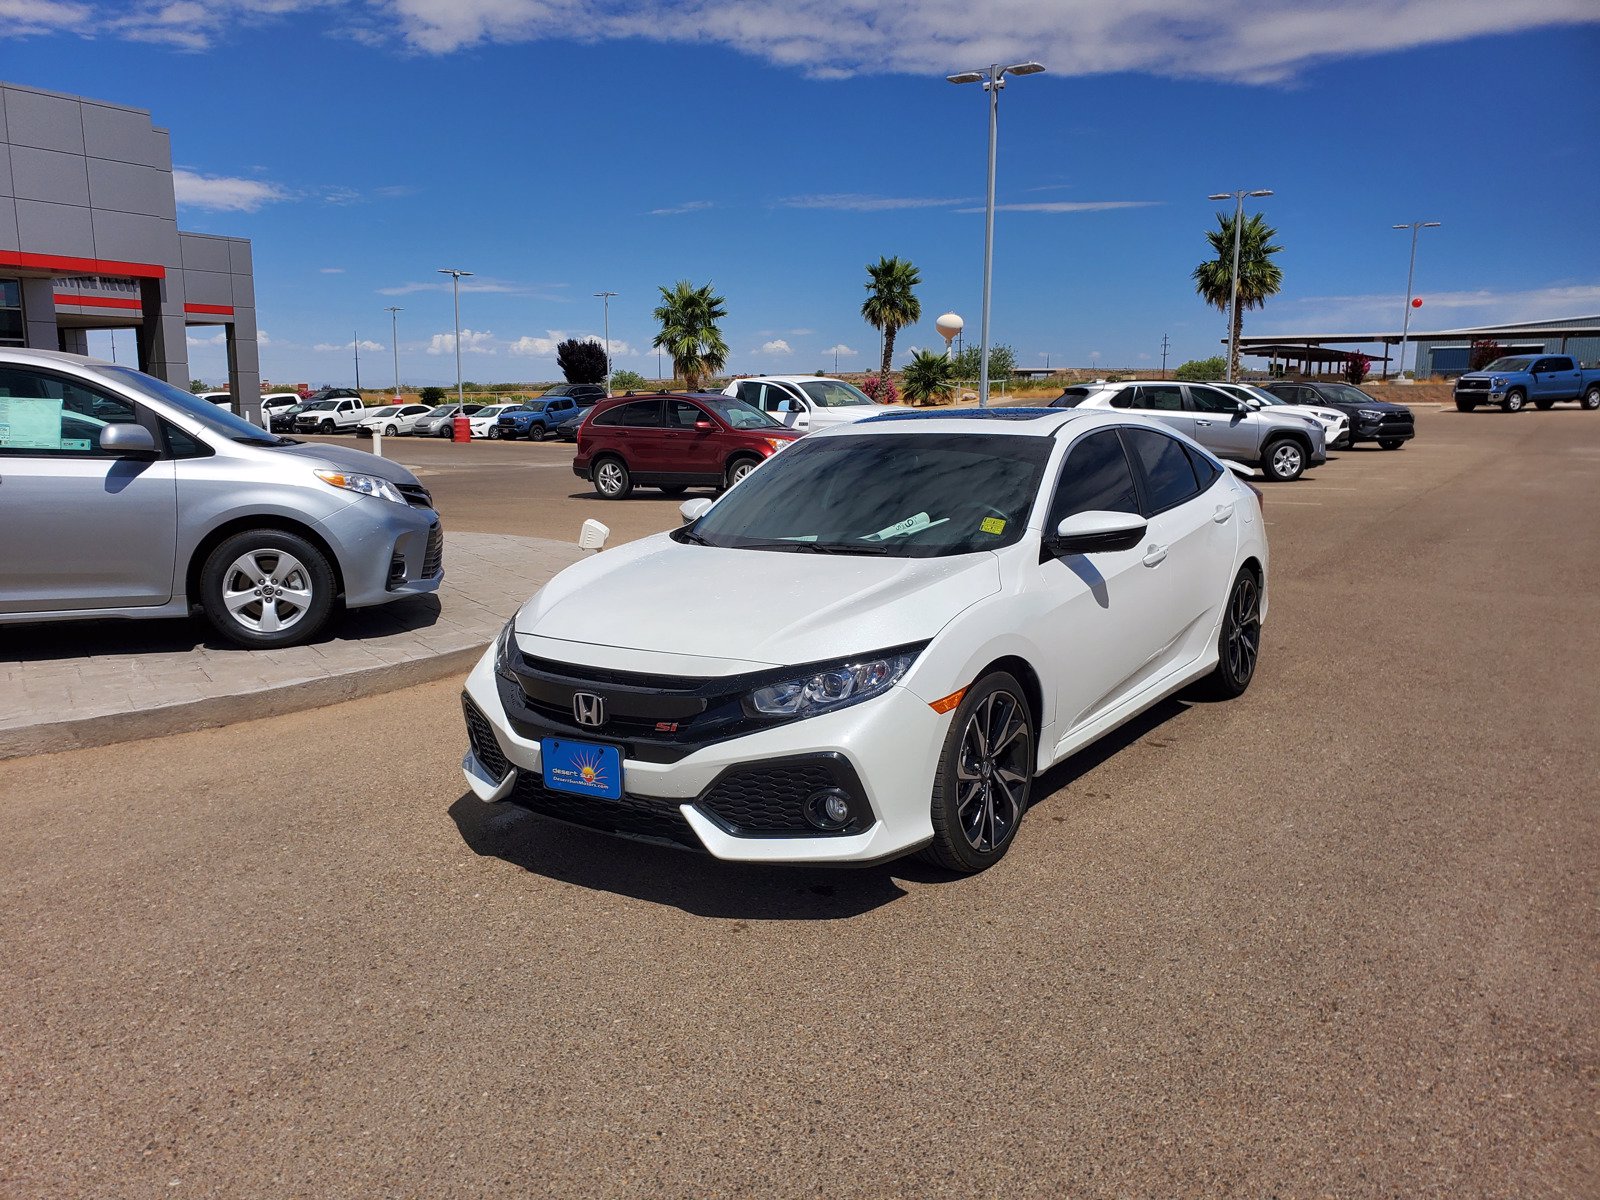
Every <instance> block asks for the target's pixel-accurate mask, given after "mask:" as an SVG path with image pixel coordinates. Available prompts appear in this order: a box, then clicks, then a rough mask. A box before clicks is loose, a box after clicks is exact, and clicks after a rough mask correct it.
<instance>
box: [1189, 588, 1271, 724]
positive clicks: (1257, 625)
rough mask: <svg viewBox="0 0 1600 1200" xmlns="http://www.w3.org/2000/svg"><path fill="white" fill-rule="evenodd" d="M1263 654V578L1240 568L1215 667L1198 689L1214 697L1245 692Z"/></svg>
mask: <svg viewBox="0 0 1600 1200" xmlns="http://www.w3.org/2000/svg"><path fill="white" fill-rule="evenodd" d="M1260 656H1261V582H1260V580H1258V579H1257V578H1256V573H1255V572H1254V571H1252V570H1251V569H1250V568H1249V567H1244V568H1241V569H1240V571H1239V574H1238V576H1237V577H1235V579H1234V581H1233V587H1232V589H1231V590H1229V592H1228V602H1227V607H1226V608H1225V609H1224V610H1223V613H1222V629H1221V631H1220V632H1219V633H1218V634H1217V666H1216V670H1214V671H1212V672H1211V674H1209V675H1207V676H1206V677H1205V678H1204V679H1202V680H1201V681H1200V687H1199V689H1198V690H1199V692H1200V693H1201V694H1202V695H1203V696H1205V697H1206V698H1208V699H1211V700H1233V699H1235V698H1237V697H1239V696H1242V695H1244V693H1245V691H1246V690H1247V689H1248V688H1249V687H1250V681H1251V680H1252V679H1254V678H1255V675H1256V662H1257V660H1258V659H1259V658H1260Z"/></svg>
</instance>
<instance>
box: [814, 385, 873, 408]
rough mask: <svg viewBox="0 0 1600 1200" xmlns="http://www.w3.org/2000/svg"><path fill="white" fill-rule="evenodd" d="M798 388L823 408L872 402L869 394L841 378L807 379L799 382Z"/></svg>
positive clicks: (845, 406) (846, 406)
mask: <svg viewBox="0 0 1600 1200" xmlns="http://www.w3.org/2000/svg"><path fill="white" fill-rule="evenodd" d="M800 389H801V391H803V392H805V394H806V395H808V396H810V397H811V399H812V400H813V401H814V402H815V403H817V404H819V405H821V406H822V407H823V408H849V407H851V406H852V405H856V404H871V403H872V397H871V396H869V395H867V394H866V393H865V392H863V391H862V390H861V389H860V388H857V387H852V386H851V385H850V384H848V383H845V382H844V380H842V379H807V380H805V381H803V382H802V383H801V384H800Z"/></svg>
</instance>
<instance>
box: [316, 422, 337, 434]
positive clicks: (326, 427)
mask: <svg viewBox="0 0 1600 1200" xmlns="http://www.w3.org/2000/svg"><path fill="white" fill-rule="evenodd" d="M333 429H334V425H333V422H332V421H324V422H323V423H322V424H321V425H318V426H317V432H318V433H332V432H333Z"/></svg>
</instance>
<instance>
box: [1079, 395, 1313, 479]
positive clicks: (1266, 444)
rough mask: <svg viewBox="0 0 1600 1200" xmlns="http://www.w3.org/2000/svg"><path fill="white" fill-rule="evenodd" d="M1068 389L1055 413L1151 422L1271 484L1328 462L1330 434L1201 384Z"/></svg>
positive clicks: (1308, 422) (1303, 420)
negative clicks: (1096, 412)
mask: <svg viewBox="0 0 1600 1200" xmlns="http://www.w3.org/2000/svg"><path fill="white" fill-rule="evenodd" d="M1088 387H1089V390H1088V391H1087V393H1086V394H1082V395H1074V394H1073V393H1074V392H1076V391H1077V390H1078V389H1074V388H1069V389H1068V390H1067V391H1066V392H1063V393H1062V395H1061V396H1060V397H1059V398H1058V399H1056V400H1055V401H1053V402H1052V407H1057V408H1078V407H1082V408H1116V409H1125V410H1127V411H1128V412H1136V413H1138V414H1139V415H1140V416H1144V417H1153V418H1155V419H1156V420H1157V421H1161V422H1163V423H1164V424H1167V425H1170V426H1171V427H1172V428H1174V429H1176V430H1178V431H1179V432H1180V433H1185V434H1187V435H1188V436H1189V437H1191V438H1193V439H1194V440H1195V441H1197V442H1199V443H1200V444H1201V445H1202V446H1204V447H1205V448H1206V449H1207V450H1209V451H1211V453H1213V454H1215V455H1216V456H1217V457H1219V458H1231V459H1233V460H1234V461H1235V462H1239V463H1245V464H1247V465H1249V466H1252V467H1259V468H1261V473H1262V474H1263V475H1265V476H1266V477H1267V478H1268V479H1271V480H1275V481H1277V482H1279V483H1287V482H1289V481H1290V480H1292V479H1299V478H1300V475H1301V473H1302V472H1303V471H1305V469H1306V468H1307V467H1315V466H1320V465H1321V464H1322V463H1325V462H1327V461H1328V448H1327V442H1326V434H1325V433H1324V432H1323V428H1322V426H1321V425H1319V424H1317V422H1315V421H1313V420H1311V419H1309V418H1306V417H1297V416H1292V415H1290V414H1287V413H1285V414H1281V415H1280V414H1278V413H1275V412H1273V411H1272V410H1271V409H1259V410H1258V409H1252V408H1251V407H1250V406H1249V405H1247V404H1245V403H1244V401H1242V400H1240V399H1238V398H1237V397H1234V396H1230V395H1228V394H1227V393H1226V392H1224V391H1221V390H1219V389H1217V388H1214V387H1207V386H1206V385H1205V384H1203V383H1176V382H1174V381H1172V380H1169V379H1135V380H1129V381H1127V382H1123V383H1101V384H1091V385H1088Z"/></svg>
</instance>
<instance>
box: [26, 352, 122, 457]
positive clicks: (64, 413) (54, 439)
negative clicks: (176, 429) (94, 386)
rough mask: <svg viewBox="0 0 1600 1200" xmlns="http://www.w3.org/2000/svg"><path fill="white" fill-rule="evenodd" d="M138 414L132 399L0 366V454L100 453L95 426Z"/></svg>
mask: <svg viewBox="0 0 1600 1200" xmlns="http://www.w3.org/2000/svg"><path fill="white" fill-rule="evenodd" d="M138 419H139V414H138V411H137V410H136V409H135V407H134V405H133V402H132V401H131V400H124V399H123V398H122V397H120V396H112V395H109V394H107V393H105V392H100V391H94V390H91V389H89V388H86V387H83V386H82V385H80V384H77V383H74V382H73V381H71V380H69V379H64V378H62V377H60V376H57V375H47V374H44V373H43V372H39V371H34V370H30V369H28V368H26V367H6V366H0V454H28V455H38V454H55V455H70V456H72V457H74V458H85V457H90V458H98V457H102V451H101V450H100V431H101V430H102V429H104V428H105V427H106V426H107V425H117V424H125V423H128V422H134V421H137V420H138Z"/></svg>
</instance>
